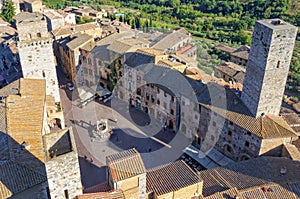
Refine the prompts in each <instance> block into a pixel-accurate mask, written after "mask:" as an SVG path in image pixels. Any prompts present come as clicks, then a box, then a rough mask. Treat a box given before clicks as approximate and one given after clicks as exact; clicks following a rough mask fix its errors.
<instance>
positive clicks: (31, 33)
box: [16, 12, 60, 102]
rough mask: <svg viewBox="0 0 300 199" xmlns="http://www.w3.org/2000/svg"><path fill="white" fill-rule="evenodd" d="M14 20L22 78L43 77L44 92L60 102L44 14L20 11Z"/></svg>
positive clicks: (50, 40)
mask: <svg viewBox="0 0 300 199" xmlns="http://www.w3.org/2000/svg"><path fill="white" fill-rule="evenodd" d="M20 15H21V17H18V20H16V26H17V29H18V34H19V35H18V49H19V56H20V61H21V66H22V72H23V77H24V78H34V79H45V80H46V94H47V95H52V96H53V97H54V98H55V102H60V97H59V90H58V81H57V74H56V64H55V59H54V53H53V47H52V37H51V35H50V33H49V32H48V29H47V21H46V18H45V16H43V15H41V14H33V13H25V12H24V13H20Z"/></svg>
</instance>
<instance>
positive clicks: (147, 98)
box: [146, 93, 149, 101]
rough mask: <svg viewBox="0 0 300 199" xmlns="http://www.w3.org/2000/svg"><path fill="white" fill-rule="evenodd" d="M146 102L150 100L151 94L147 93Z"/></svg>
mask: <svg viewBox="0 0 300 199" xmlns="http://www.w3.org/2000/svg"><path fill="white" fill-rule="evenodd" d="M146 100H147V101H148V100H149V94H148V93H146Z"/></svg>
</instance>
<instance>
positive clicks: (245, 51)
mask: <svg viewBox="0 0 300 199" xmlns="http://www.w3.org/2000/svg"><path fill="white" fill-rule="evenodd" d="M249 53H250V47H249V46H241V47H240V48H238V49H236V50H235V51H233V52H232V53H231V55H232V56H235V57H239V58H242V59H245V60H248V57H249Z"/></svg>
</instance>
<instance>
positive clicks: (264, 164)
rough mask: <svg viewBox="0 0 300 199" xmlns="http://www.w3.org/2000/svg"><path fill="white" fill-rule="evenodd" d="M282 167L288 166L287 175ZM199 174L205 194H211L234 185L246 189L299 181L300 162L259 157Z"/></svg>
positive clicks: (239, 188)
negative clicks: (281, 171) (282, 170)
mask: <svg viewBox="0 0 300 199" xmlns="http://www.w3.org/2000/svg"><path fill="white" fill-rule="evenodd" d="M282 167H285V168H286V171H287V172H286V174H285V175H281V173H280V170H281V168H282ZM199 175H200V177H201V178H202V179H203V195H204V196H209V195H212V194H214V193H216V192H222V191H225V190H227V189H230V188H234V187H236V188H237V189H238V190H245V189H248V188H252V187H257V186H263V185H266V184H270V182H272V183H273V182H274V183H278V184H280V185H285V184H286V183H292V182H299V181H300V180H299V179H300V162H298V161H293V160H291V159H288V158H279V157H259V158H255V159H251V160H247V161H242V162H238V163H233V164H228V165H226V166H225V167H224V168H222V167H218V168H214V169H209V170H205V171H200V173H199Z"/></svg>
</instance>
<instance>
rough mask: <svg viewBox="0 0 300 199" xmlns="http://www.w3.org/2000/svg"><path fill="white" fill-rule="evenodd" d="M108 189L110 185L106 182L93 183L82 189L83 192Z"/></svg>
mask: <svg viewBox="0 0 300 199" xmlns="http://www.w3.org/2000/svg"><path fill="white" fill-rule="evenodd" d="M109 190H110V186H109V184H108V182H104V183H101V184H97V185H94V186H92V187H88V188H86V189H85V190H84V192H85V193H96V192H108V191H109Z"/></svg>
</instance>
